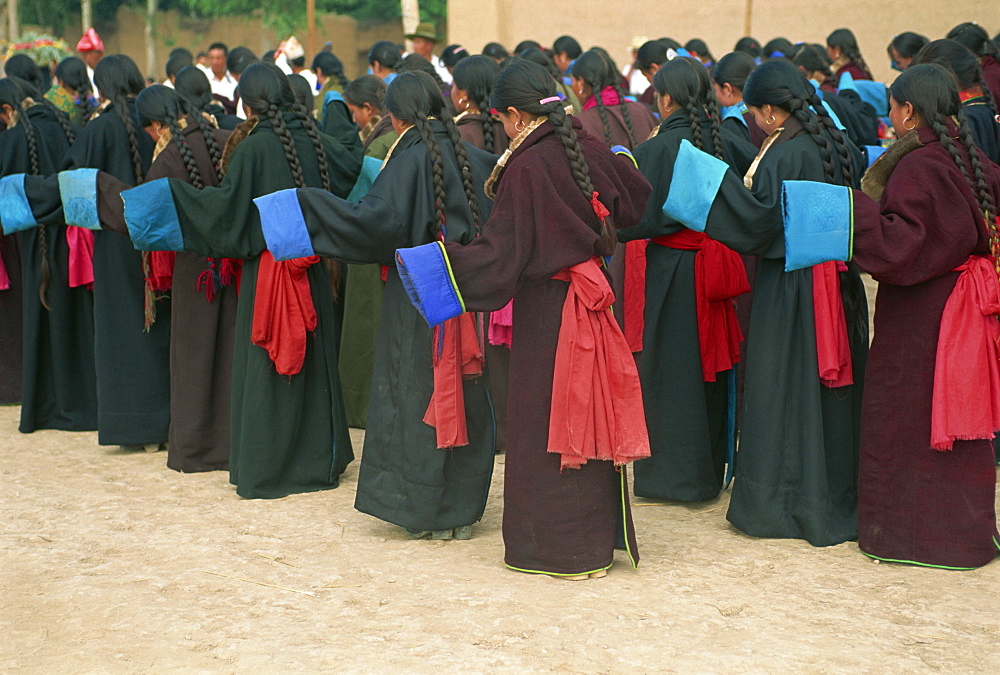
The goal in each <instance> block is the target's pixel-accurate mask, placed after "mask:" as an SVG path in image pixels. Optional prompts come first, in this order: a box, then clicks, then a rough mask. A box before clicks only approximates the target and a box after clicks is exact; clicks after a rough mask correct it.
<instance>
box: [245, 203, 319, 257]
mask: <svg viewBox="0 0 1000 675" xmlns="http://www.w3.org/2000/svg"><path fill="white" fill-rule="evenodd" d="M253 203H254V204H256V205H257V210H258V211H260V229H261V230H262V231H263V233H264V239H265V241H267V250H268V251H270V252H271V255H273V256H274V259H275V260H293V259H295V258H307V257H309V256H311V255H316V251H314V250H313V245H312V240H311V239H310V238H309V229H308V228H307V227H306V219H305V217H303V215H302V207H301V206H300V205H299V197H298V194H297V193H296V192H295V188H289V189H287V190H278V191H277V192H272V193H271V194H269V195H264V196H262V197H257V198H256V199H254V200H253Z"/></svg>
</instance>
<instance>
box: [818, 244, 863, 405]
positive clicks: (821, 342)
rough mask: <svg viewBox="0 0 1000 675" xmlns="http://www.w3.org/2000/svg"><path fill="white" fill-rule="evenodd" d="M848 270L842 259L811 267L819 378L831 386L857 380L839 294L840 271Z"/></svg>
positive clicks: (844, 385) (827, 385)
mask: <svg viewBox="0 0 1000 675" xmlns="http://www.w3.org/2000/svg"><path fill="white" fill-rule="evenodd" d="M846 271H847V265H845V264H844V263H842V262H825V263H820V264H819V265H813V267H812V278H813V321H814V323H815V326H816V361H817V364H818V366H819V380H820V382H821V383H822V384H823V386H824V387H830V388H834V387H846V386H847V385H849V384H854V369H853V368H852V367H851V344H850V342H848V339H847V318H846V316H845V315H844V301H843V299H842V298H841V297H840V273H841V272H846Z"/></svg>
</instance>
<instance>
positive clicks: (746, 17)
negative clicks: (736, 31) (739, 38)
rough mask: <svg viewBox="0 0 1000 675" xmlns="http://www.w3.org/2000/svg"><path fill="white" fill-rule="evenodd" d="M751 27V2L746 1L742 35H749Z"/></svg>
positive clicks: (750, 0) (751, 0)
mask: <svg viewBox="0 0 1000 675" xmlns="http://www.w3.org/2000/svg"><path fill="white" fill-rule="evenodd" d="M752 27H753V0H747V8H746V14H745V15H744V16H743V35H750V29H751V28H752Z"/></svg>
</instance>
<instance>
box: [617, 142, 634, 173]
mask: <svg viewBox="0 0 1000 675" xmlns="http://www.w3.org/2000/svg"><path fill="white" fill-rule="evenodd" d="M611 152H613V153H615V154H616V155H624V156H625V157H628V158H629V159H630V160H632V166H634V167H635V168H637V169H638V168H639V163H638V162H636V161H635V156H633V155H632V151H631V150H629V149H628V148H626V147H625V146H624V145H612V146H611Z"/></svg>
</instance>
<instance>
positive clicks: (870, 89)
mask: <svg viewBox="0 0 1000 675" xmlns="http://www.w3.org/2000/svg"><path fill="white" fill-rule="evenodd" d="M854 87H855V89H856V90H857V92H858V96H860V97H861V100H862V101H864V102H865V103H868V104H869V105H871V107H873V108H875V114H876V115H878V116H879V117H883V116H885V115H888V114H889V90H888V89H887V88H886V86H885V84H884V83H882V82H873V81H871V80H855V82H854Z"/></svg>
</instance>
